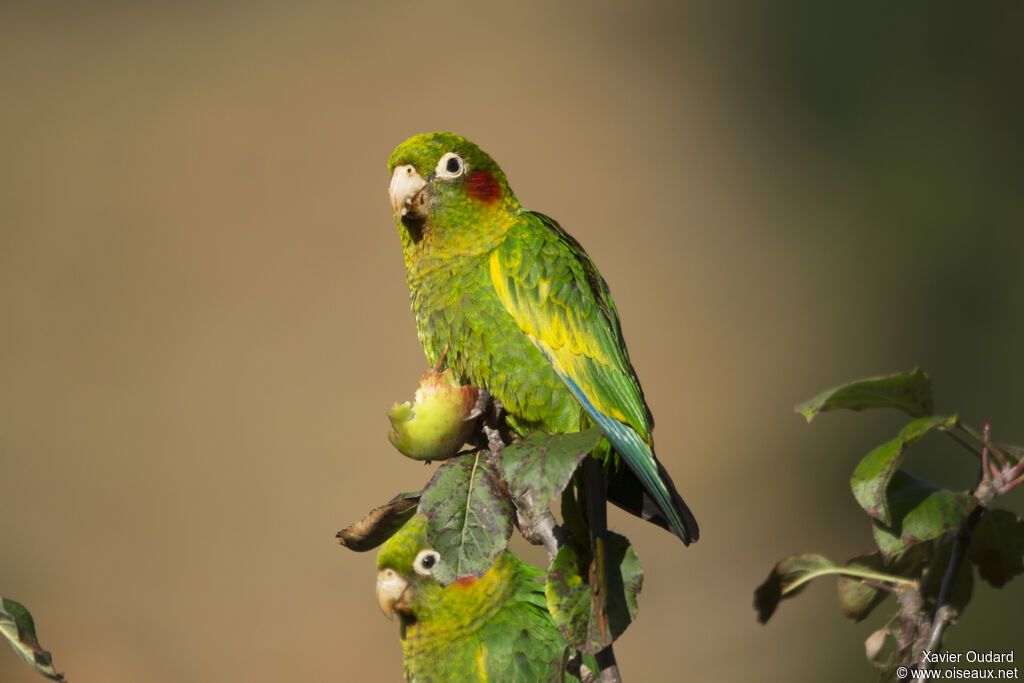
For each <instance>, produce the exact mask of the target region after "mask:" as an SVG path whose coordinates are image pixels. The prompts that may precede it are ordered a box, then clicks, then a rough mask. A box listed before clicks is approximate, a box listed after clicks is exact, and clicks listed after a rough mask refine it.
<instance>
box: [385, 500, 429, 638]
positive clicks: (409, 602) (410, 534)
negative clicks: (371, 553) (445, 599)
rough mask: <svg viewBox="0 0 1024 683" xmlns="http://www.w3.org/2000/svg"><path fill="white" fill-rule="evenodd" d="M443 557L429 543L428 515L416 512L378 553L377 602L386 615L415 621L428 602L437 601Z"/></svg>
mask: <svg viewBox="0 0 1024 683" xmlns="http://www.w3.org/2000/svg"><path fill="white" fill-rule="evenodd" d="M440 561H441V555H440V553H438V552H437V551H436V550H434V549H433V548H431V547H430V546H429V545H428V543H427V517H426V516H425V515H416V516H415V517H413V518H412V519H410V520H409V521H408V522H406V523H405V526H403V527H402V528H401V529H399V530H398V531H397V532H396V533H395V535H394V536H392V537H391V538H389V539H388V540H387V542H386V543H384V545H383V546H381V549H380V552H378V553H377V604H378V605H380V609H381V611H382V612H384V615H385V616H387V617H388V618H389V619H390V618H392V617H394V615H395V614H398V615H399V616H400V617H401V618H402V620H403V622H405V621H414V620H415V619H416V614H417V612H418V611H419V610H420V609H421V608H422V607H423V606H424V605H426V604H428V603H430V602H431V601H436V600H437V596H438V595H439V594H440V592H441V590H442V587H441V584H439V583H438V582H437V580H436V579H435V578H434V577H433V573H434V569H435V567H437V564H438V562H440Z"/></svg>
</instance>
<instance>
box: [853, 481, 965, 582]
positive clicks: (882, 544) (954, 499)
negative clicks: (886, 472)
mask: <svg viewBox="0 0 1024 683" xmlns="http://www.w3.org/2000/svg"><path fill="white" fill-rule="evenodd" d="M888 497H889V507H890V510H891V512H892V520H893V523H892V525H891V526H887V525H885V524H882V523H881V522H879V521H877V520H875V522H874V528H873V530H872V532H873V535H874V537H875V543H876V544H877V545H878V549H879V550H881V551H882V557H884V558H885V561H886V562H891V561H892V559H893V558H894V557H896V556H897V555H899V554H900V553H902V552H903V551H905V550H906V549H907V548H908V547H910V546H912V545H914V544H917V543H921V542H923V541H930V540H931V539H933V538H938V537H939V536H942V535H943V534H946V533H949V532H950V531H953V530H955V529H957V528H958V527H959V526H960V523H961V522H963V520H964V518H965V517H967V515H968V514H969V513H970V511H971V508H973V507H974V499H973V498H971V496H970V495H969V494H967V493H955V492H953V491H950V490H948V489H944V488H942V487H941V486H936V485H935V484H932V483H931V482H927V481H924V480H923V479H918V478H917V477H915V476H913V475H911V474H908V473H907V472H905V471H904V470H897V471H896V472H895V473H894V474H893V476H892V480H891V481H890V482H889V492H888Z"/></svg>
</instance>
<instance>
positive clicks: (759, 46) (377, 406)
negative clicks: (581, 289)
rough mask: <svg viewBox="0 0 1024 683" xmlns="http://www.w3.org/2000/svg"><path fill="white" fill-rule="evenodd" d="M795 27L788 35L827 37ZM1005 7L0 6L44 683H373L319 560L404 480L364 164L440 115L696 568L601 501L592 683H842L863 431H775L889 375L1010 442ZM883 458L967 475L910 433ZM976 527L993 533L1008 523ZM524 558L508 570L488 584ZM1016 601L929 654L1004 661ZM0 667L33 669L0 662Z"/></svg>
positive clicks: (949, 454) (406, 366)
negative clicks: (650, 460) (467, 145)
mask: <svg viewBox="0 0 1024 683" xmlns="http://www.w3.org/2000/svg"><path fill="white" fill-rule="evenodd" d="M826 7H827V8H826ZM1022 18H1024V17H1022V11H1021V6H1020V4H1019V3H1002V4H1001V3H992V4H988V5H985V6H977V5H973V6H966V5H959V6H954V5H952V4H951V5H950V6H949V7H948V8H947V7H945V5H944V4H942V3H939V4H935V3H928V4H927V5H925V4H921V5H920V6H919V7H918V6H917V5H916V4H915V3H911V4H910V5H909V6H908V5H906V4H899V5H896V6H892V5H890V4H888V3H886V4H878V5H877V6H876V7H874V8H872V7H871V6H870V5H857V6H856V7H851V8H849V9H845V10H841V9H838V10H837V9H836V8H834V7H831V6H830V5H828V6H826V5H825V4H822V3H818V2H816V1H815V0H784V1H783V2H781V3H746V4H744V5H743V6H742V8H741V7H732V6H730V5H729V4H722V3H712V2H692V3H682V4H681V3H674V2H663V3H657V2H654V3H652V2H646V3H644V2H641V3H631V6H630V7H629V8H628V9H627V8H626V7H625V4H621V5H620V4H617V3H604V2H601V3H583V2H573V3H569V2H566V3H544V2H525V3H504V4H503V5H502V6H501V7H500V8H499V7H494V8H486V7H484V6H482V4H481V3H459V2H443V1H441V2H435V3H412V2H393V3H376V4H371V3H366V4H359V5H356V4H345V3H329V2H323V3H301V4H300V3H292V4H285V3H270V2H257V3H235V4H231V3H215V4H214V3H164V4H162V5H158V4H155V3H153V4H146V5H140V4H139V3H129V2H124V3H114V2H108V3H93V4H88V5H87V4H86V3H56V2H39V3H3V4H0V477H2V480H3V482H4V487H3V493H2V495H0V500H2V501H3V503H4V505H3V508H4V515H3V516H4V521H3V523H2V524H0V547H2V548H3V558H4V559H3V562H2V563H0V594H2V595H4V596H8V597H12V598H15V599H18V600H21V601H23V602H24V603H25V604H26V605H27V606H28V607H29V608H30V609H31V610H32V612H33V614H34V615H35V617H36V620H37V624H38V626H39V632H40V637H41V640H42V642H43V645H44V646H46V647H48V648H49V649H50V650H51V651H52V652H53V653H54V656H55V660H56V664H57V668H58V670H60V671H64V672H66V673H67V674H68V676H69V679H70V680H71V681H72V682H73V683H89V682H91V681H115V682H116V681H130V682H141V681H145V682H147V683H164V682H166V683H177V682H180V681H227V680H246V681H267V682H277V681H304V680H336V681H356V680H359V681H393V680H398V679H399V678H400V675H401V663H400V659H401V658H400V648H399V643H398V635H397V627H396V625H395V624H394V623H391V622H388V621H386V620H385V619H384V618H383V617H382V616H381V615H380V613H379V612H378V610H377V607H376V604H375V602H374V598H373V583H374V575H375V572H374V569H373V556H372V554H366V555H356V554H353V553H350V552H348V551H345V550H343V549H341V548H339V547H338V546H337V544H336V542H335V540H334V533H335V532H336V531H337V530H338V529H339V528H341V527H342V526H344V525H346V524H347V523H349V522H351V521H353V520H354V519H356V518H357V517H359V516H361V515H362V514H363V513H364V512H365V511H366V510H368V509H369V508H371V507H373V506H374V505H376V504H379V503H381V502H383V501H384V500H386V499H387V498H388V497H390V496H391V495H393V494H394V493H397V492H399V491H404V490H410V489H415V488H419V487H420V485H421V484H422V483H424V482H425V481H426V479H427V477H428V475H429V472H430V470H427V469H425V468H424V466H423V465H421V464H419V463H415V462H412V461H409V460H405V459H403V458H402V457H400V456H398V455H397V454H396V453H395V452H394V451H393V450H392V449H391V448H390V446H389V445H388V443H387V441H386V439H385V433H386V431H387V421H386V419H385V416H384V412H385V409H386V408H387V407H389V406H390V404H391V403H392V402H393V401H394V400H405V399H407V398H409V397H410V396H411V393H412V390H413V388H414V386H415V383H416V380H417V379H418V377H419V374H420V373H421V371H422V370H423V369H424V365H425V362H424V360H423V356H422V352H421V350H420V349H419V347H418V344H417V341H416V336H415V332H414V327H413V321H412V318H411V315H410V313H409V304H408V293H407V290H406V285H405V282H404V274H403V268H402V261H401V254H400V247H399V243H398V239H397V235H396V230H395V228H394V225H393V223H392V219H391V216H390V211H389V207H388V204H387V200H386V187H387V182H388V177H387V173H386V170H385V164H386V161H387V158H388V155H389V154H390V152H391V150H392V149H393V148H394V146H395V145H397V144H398V143H399V142H401V141H402V140H403V139H405V138H406V137H408V136H410V135H412V134H415V133H420V132H426V131H430V130H437V129H442V130H453V131H456V132H459V133H461V134H464V135H466V136H467V137H469V138H471V139H473V140H475V141H477V142H478V143H479V144H480V145H481V146H482V147H484V148H485V149H486V150H487V151H489V152H490V153H491V154H492V155H493V156H494V157H495V158H496V159H497V160H498V161H499V162H500V163H501V164H502V166H503V167H504V169H505V171H506V172H507V174H508V176H509V178H510V179H511V183H512V185H513V187H514V189H515V190H516V192H517V193H518V195H519V197H520V199H522V200H523V202H524V203H525V204H526V205H527V206H528V207H531V208H535V209H538V210H542V211H544V212H546V213H549V214H551V215H553V216H555V217H556V218H557V219H558V220H560V221H561V222H562V224H563V225H564V226H565V227H566V228H567V229H568V230H569V232H570V233H572V234H573V235H574V236H576V237H577V238H578V239H579V240H580V241H581V242H582V243H583V244H584V245H585V246H586V247H587V249H588V251H589V252H590V254H591V256H592V257H593V258H594V260H595V261H596V262H597V263H598V265H599V267H600V268H601V269H602V271H603V273H604V275H605V277H606V278H607V279H608V281H609V282H610V284H611V286H612V290H613V293H614V295H615V298H616V302H617V304H618V307H619V310H620V312H621V315H622V319H623V324H624V329H625V332H626V338H627V341H628V342H629V345H630V351H631V355H632V358H633V361H634V364H635V365H636V368H637V371H638V372H639V374H640V377H641V379H642V380H643V382H644V387H645V389H646V393H647V397H648V399H649V401H650V404H651V407H652V410H653V412H654V415H655V418H656V420H657V422H658V429H657V431H656V437H657V442H658V447H659V454H660V457H661V458H662V460H663V461H664V462H665V463H666V465H667V466H668V468H669V469H670V470H671V472H672V473H673V474H674V477H675V479H676V482H677V483H678V485H679V488H680V489H681V491H682V492H683V494H684V495H685V496H686V498H687V500H688V501H689V502H690V504H691V505H692V507H693V509H694V510H695V511H696V513H697V516H698V518H699V519H700V522H701V528H702V533H703V536H702V539H701V541H700V543H699V544H697V545H696V546H694V547H692V548H690V549H684V548H683V547H682V545H681V544H679V543H678V542H676V541H675V540H674V539H673V538H672V537H670V536H669V535H668V534H666V533H664V532H661V531H659V530H657V529H654V528H653V527H648V526H645V525H643V524H641V523H639V522H638V521H635V520H633V519H631V518H627V517H626V516H624V515H619V514H616V515H614V516H613V519H612V522H613V525H614V526H615V527H616V528H618V529H619V530H620V531H622V532H624V533H626V534H627V535H628V536H629V537H630V538H631V539H632V540H633V541H634V543H635V545H636V547H637V549H638V552H639V554H640V557H641V559H642V560H643V562H644V565H645V569H646V572H647V579H646V583H645V587H644V592H643V594H642V596H641V613H640V617H639V620H638V621H637V623H636V624H635V625H634V626H633V627H632V628H631V629H630V630H629V631H628V632H627V633H626V635H625V636H624V637H623V638H622V640H621V641H620V643H619V644H618V645H617V653H618V657H619V661H620V664H621V668H622V671H623V673H624V675H625V676H626V679H627V680H629V681H645V682H649V681H676V680H683V679H685V680H696V681H704V680H715V681H743V680H787V681H820V680H825V679H829V680H870V679H872V678H873V674H872V670H871V668H870V667H869V666H868V665H867V664H866V663H865V662H864V659H863V650H862V646H861V641H862V639H863V638H864V637H865V636H866V635H867V634H868V633H869V632H870V631H872V630H873V629H874V628H877V626H878V625H879V618H878V617H875V618H872V619H870V620H869V621H868V622H867V623H865V624H859V625H854V624H850V623H849V622H847V621H846V620H845V619H843V618H842V617H841V616H840V614H839V612H838V610H837V609H836V605H835V595H834V586H833V585H832V583H831V582H823V583H822V584H821V585H814V586H812V587H811V588H810V589H809V590H808V591H807V593H806V594H805V595H804V596H802V597H801V598H800V599H799V600H796V601H793V602H791V603H785V604H784V605H783V606H782V607H781V609H780V611H779V613H778V614H777V615H776V617H775V618H774V619H773V620H772V622H771V623H769V624H768V625H767V626H763V627H762V626H759V625H758V624H757V623H756V622H755V619H754V613H753V610H752V608H751V593H752V590H753V588H754V587H755V586H756V585H757V584H758V583H759V582H760V581H761V580H762V579H763V578H764V576H765V575H766V574H767V572H768V570H769V568H770V567H771V566H772V564H773V563H774V562H775V561H776V560H777V559H779V558H780V557H782V556H784V555H787V554H790V553H794V552H803V551H820V552H824V553H826V554H829V555H831V556H832V557H834V558H835V559H839V560H842V559H844V558H845V557H847V556H850V555H853V554H855V553H857V552H860V551H862V550H864V549H867V548H868V547H870V545H871V540H870V533H869V525H868V524H867V522H866V518H865V517H864V515H862V514H861V513H860V512H859V510H858V508H857V507H856V504H855V503H854V501H853V498H852V496H851V495H850V493H849V489H848V483H847V482H848V477H849V473H850V471H851V470H852V468H853V466H854V464H855V462H856V460H857V458H858V457H859V456H861V455H862V454H863V453H865V452H866V451H867V450H869V449H870V448H871V447H872V446H873V445H875V444H877V443H879V442H881V441H883V440H885V439H888V438H890V437H891V436H892V435H893V434H894V432H895V430H896V429H897V428H898V427H899V425H900V423H901V422H900V418H899V416H897V415H852V414H850V415H846V414H843V415H830V416H826V417H824V418H823V419H821V420H820V422H816V423H815V424H813V425H811V426H807V425H805V424H803V422H802V420H801V419H800V418H799V417H797V416H796V415H795V414H793V412H792V405H793V404H794V403H796V402H798V401H800V400H803V399H805V398H808V397H810V396H811V395H813V394H816V393H817V392H818V391H820V390H822V389H824V388H826V387H829V386H832V385H835V384H839V383H842V382H845V381H847V380H850V379H853V378H856V377H860V376H865V375H872V374H880V373H886V372H892V371H896V370H902V369H907V368H910V367H912V366H913V365H915V364H921V365H922V366H924V367H925V368H926V369H927V370H929V371H930V372H931V374H932V376H933V379H934V384H935V390H936V395H937V406H938V409H939V410H944V411H948V412H952V411H956V410H958V411H960V414H961V416H962V417H963V418H965V419H966V420H968V421H970V422H972V423H974V424H976V425H980V423H981V420H982V419H983V418H984V417H986V416H988V417H991V418H992V419H993V421H994V424H995V434H996V436H997V437H1001V438H1003V439H1006V440H1010V441H1017V442H1021V441H1024V420H1022V419H1021V415H1022V414H1024V413H1022V409H1024V395H1022V392H1021V386H1022V385H1024V363H1022V362H1021V361H1020V358H1019V355H1020V347H1021V338H1022V332H1024V324H1022V317H1021V312H1022V310H1024V289H1022V287H1021V285H1020V264H1021V256H1022V255H1024V236H1022V226H1024V221H1022V218H1024V211H1022V200H1021V189H1020V188H1021V183H1022V181H1024V168H1022V167H1024V149H1022V144H1021V130H1020V122H1021V121H1022V120H1024V106H1022V102H1021V99H1020V97H1021V93H1022V91H1021V89H1020V87H1019V85H1020V82H1019V76H1020V73H1021V70H1022V67H1024V60H1022V55H1024V49H1022V47H1021V45H1022V41H1021V40H1020V36H1021V35H1024V21H1022ZM925 443H927V444H929V445H931V446H932V448H933V452H932V453H931V454H928V453H927V450H928V449H927V448H924V449H923V452H921V453H919V454H917V455H914V454H912V455H911V459H910V466H911V468H912V469H915V471H917V472H923V473H924V474H926V475H931V476H935V477H938V478H939V479H940V481H944V482H945V483H948V484H951V485H955V484H956V483H958V482H960V481H963V480H964V479H965V478H966V479H969V478H970V477H971V476H972V475H973V467H974V466H973V464H972V463H970V462H968V461H966V460H965V459H963V458H961V457H960V456H959V454H957V453H955V452H953V451H952V450H951V449H949V448H948V447H947V446H946V445H945V444H944V443H942V442H941V441H939V440H933V441H927V442H925ZM1016 509H1018V510H1019V509H1021V506H1020V505H1019V504H1018V505H1017V506H1016ZM531 557H534V558H535V559H536V558H537V557H538V556H537V555H536V554H535V553H534V554H532V555H531ZM1022 583H1024V581H1020V580H1018V582H1017V583H1016V585H1014V584H1011V587H1010V589H1009V590H1007V591H1005V592H1001V593H997V592H995V591H993V590H991V589H989V588H988V587H987V586H982V585H981V584H978V585H976V587H975V596H976V598H975V603H974V604H973V605H972V608H971V609H970V611H969V612H968V613H967V614H966V616H965V618H964V619H963V620H962V624H961V625H959V626H957V627H955V628H953V629H951V630H950V631H949V636H948V640H947V644H948V645H949V646H950V647H951V648H960V649H965V648H968V647H976V648H985V649H988V648H996V649H1000V648H1002V649H1009V648H1013V647H1016V648H1018V654H1019V653H1020V647H1021V645H1022V643H1021V639H1020V629H1019V625H1018V626H1011V624H1015V623H1016V622H1015V621H1014V619H1015V618H1016V617H1015V616H1014V615H1013V614H1011V613H1010V610H1008V609H1007V608H1006V607H1007V605H1020V604H1022V603H1021V599H1022V596H1024V589H1022V585H1021V584H1022ZM0 680H2V681H5V682H9V681H10V682H22V681H25V682H33V681H36V680H41V679H38V678H37V677H36V675H35V674H34V673H32V672H30V671H29V670H28V669H27V668H26V667H24V666H23V665H22V663H21V662H20V660H19V659H18V658H17V657H16V655H15V654H14V653H13V652H10V651H7V650H6V648H2V649H0Z"/></svg>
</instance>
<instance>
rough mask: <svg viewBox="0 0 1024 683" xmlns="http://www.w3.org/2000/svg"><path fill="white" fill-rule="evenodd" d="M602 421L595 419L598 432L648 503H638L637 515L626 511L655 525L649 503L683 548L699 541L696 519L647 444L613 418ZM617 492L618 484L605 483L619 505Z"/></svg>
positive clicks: (613, 500) (655, 520) (626, 426)
mask: <svg viewBox="0 0 1024 683" xmlns="http://www.w3.org/2000/svg"><path fill="white" fill-rule="evenodd" d="M602 417H603V418H604V419H603V420H599V424H600V425H601V428H602V430H603V431H604V434H605V436H606V437H607V438H608V441H610V442H611V444H612V447H613V448H614V449H615V450H616V451H617V452H618V453H619V455H621V456H622V459H623V460H625V461H626V464H627V465H629V469H630V470H632V471H633V474H635V475H636V477H637V479H639V480H640V484H641V485H642V486H643V494H644V498H645V499H647V498H648V497H649V499H650V500H649V501H648V500H644V501H642V505H641V508H640V510H639V512H638V511H637V510H635V509H634V510H630V509H629V508H626V509H627V510H629V511H630V512H634V513H635V514H639V515H640V516H641V517H643V518H644V519H649V520H651V521H653V522H655V523H657V522H658V521H659V520H658V518H657V516H656V515H655V514H653V513H654V511H652V510H649V507H650V506H649V505H647V503H648V502H653V503H654V505H655V506H657V511H658V512H660V513H661V515H662V516H663V518H664V519H663V521H664V522H665V526H666V527H667V528H668V530H669V531H671V532H672V533H674V534H675V535H676V536H678V537H679V538H680V539H681V540H682V541H683V543H684V544H685V545H690V544H691V543H693V542H694V541H696V540H697V539H698V538H700V527H698V526H697V520H696V518H695V517H694V516H693V513H692V512H691V511H690V508H689V506H688V505H687V504H686V501H684V500H683V497H682V496H680V495H679V492H678V491H676V487H675V484H674V483H673V482H672V477H670V476H669V474H668V471H667V470H666V469H665V468H664V466H662V464H661V463H660V462H658V459H657V458H656V457H655V456H654V451H653V450H651V447H650V446H649V445H648V444H647V442H646V441H644V440H643V438H641V436H640V435H639V434H637V433H636V431H634V430H633V428H632V427H629V426H628V425H624V424H623V423H621V422H619V421H618V420H615V419H614V418H608V417H604V416H602ZM607 422H611V423H614V424H612V425H609V426H610V427H611V428H609V427H606V426H605V424H606V423H607ZM619 492H621V485H620V486H616V484H615V482H609V497H610V499H612V502H614V503H617V504H621V503H620V501H619V500H616V498H619V496H618V495H616V494H618V493H619Z"/></svg>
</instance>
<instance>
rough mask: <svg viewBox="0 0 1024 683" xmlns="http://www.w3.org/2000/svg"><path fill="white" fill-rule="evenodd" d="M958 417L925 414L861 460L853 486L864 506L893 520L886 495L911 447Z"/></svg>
mask: <svg viewBox="0 0 1024 683" xmlns="http://www.w3.org/2000/svg"><path fill="white" fill-rule="evenodd" d="M956 421H957V417H956V415H953V416H952V417H939V416H935V415H933V416H931V417H922V418H918V419H916V420H914V421H913V422H911V423H910V424H908V425H907V426H906V427H904V428H903V429H901V430H900V433H899V435H898V436H897V437H896V438H895V439H893V440H892V441H887V442H885V443H884V444H882V445H881V446H879V447H878V448H876V449H875V450H873V451H871V452H870V453H868V454H867V455H866V456H864V458H863V459H861V461H860V463H858V464H857V468H856V469H855V470H854V471H853V476H852V477H851V478H850V488H851V489H853V496H854V497H855V498H856V499H857V502H858V503H859V504H860V506H861V507H862V508H864V510H865V511H866V512H867V513H868V514H869V515H871V516H872V517H874V518H875V519H877V520H879V521H880V522H882V523H883V524H888V525H891V524H892V513H891V511H890V509H889V499H888V497H887V496H886V495H885V494H886V489H887V488H888V487H889V480H890V479H892V475H893V474H894V473H895V472H896V470H898V469H899V468H900V465H901V464H902V463H903V454H904V452H906V450H907V448H908V447H909V446H910V445H911V444H913V443H914V442H916V441H917V440H918V439H920V438H921V437H922V436H924V435H925V434H927V433H928V432H930V431H931V430H933V429H951V428H953V427H954V426H956Z"/></svg>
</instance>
